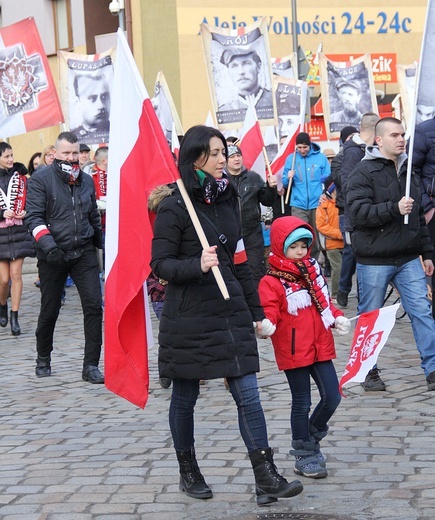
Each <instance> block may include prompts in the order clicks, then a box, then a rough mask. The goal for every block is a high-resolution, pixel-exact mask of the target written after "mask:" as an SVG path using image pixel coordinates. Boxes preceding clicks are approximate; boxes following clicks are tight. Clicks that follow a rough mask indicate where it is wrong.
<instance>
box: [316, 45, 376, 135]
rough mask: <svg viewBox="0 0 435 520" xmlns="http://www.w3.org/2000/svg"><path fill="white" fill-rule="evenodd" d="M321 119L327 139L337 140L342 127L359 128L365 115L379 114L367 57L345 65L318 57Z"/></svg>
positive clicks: (367, 55) (370, 64) (322, 56)
mask: <svg viewBox="0 0 435 520" xmlns="http://www.w3.org/2000/svg"><path fill="white" fill-rule="evenodd" d="M319 63H320V89H321V93H322V103H323V117H324V119H325V126H326V132H327V135H328V139H334V138H338V137H340V131H341V130H342V129H343V128H344V127H345V126H355V127H357V128H358V129H359V126H360V123H361V117H362V115H363V114H364V113H366V112H374V113H376V114H377V113H378V104H377V102H376V92H375V83H374V80H373V73H372V62H371V59H370V54H364V55H363V56H361V57H360V58H356V59H354V60H351V61H347V62H339V61H331V60H329V59H328V58H327V57H326V56H325V55H324V54H322V53H320V55H319Z"/></svg>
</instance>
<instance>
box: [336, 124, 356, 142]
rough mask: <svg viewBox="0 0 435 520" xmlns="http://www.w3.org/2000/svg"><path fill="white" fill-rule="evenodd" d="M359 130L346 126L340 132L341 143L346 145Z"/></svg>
mask: <svg viewBox="0 0 435 520" xmlns="http://www.w3.org/2000/svg"><path fill="white" fill-rule="evenodd" d="M357 133H358V130H357V129H356V128H355V127H354V126H345V127H344V128H343V129H342V130H341V132H340V141H341V142H342V143H343V144H344V143H345V142H346V141H347V138H348V137H349V136H350V135H352V134H357Z"/></svg>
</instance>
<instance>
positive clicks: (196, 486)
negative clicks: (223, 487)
mask: <svg viewBox="0 0 435 520" xmlns="http://www.w3.org/2000/svg"><path fill="white" fill-rule="evenodd" d="M176 453H177V459H178V464H179V466H180V491H184V492H185V493H186V495H187V496H188V497H191V498H200V499H204V498H212V497H213V492H212V490H211V489H210V488H209V487H208V486H207V484H206V482H205V480H204V477H203V476H202V475H201V471H200V469H199V466H198V462H197V461H196V455H195V448H193V447H192V448H190V450H186V451H178V450H176Z"/></svg>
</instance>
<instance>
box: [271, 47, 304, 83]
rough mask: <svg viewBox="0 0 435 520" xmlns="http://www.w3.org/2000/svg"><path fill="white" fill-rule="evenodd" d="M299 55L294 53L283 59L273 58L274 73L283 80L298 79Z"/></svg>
mask: <svg viewBox="0 0 435 520" xmlns="http://www.w3.org/2000/svg"><path fill="white" fill-rule="evenodd" d="M297 65H298V55H297V54H296V52H292V53H291V54H289V55H288V56H283V57H282V58H272V72H273V74H274V75H277V76H282V77H283V78H289V79H298V70H297Z"/></svg>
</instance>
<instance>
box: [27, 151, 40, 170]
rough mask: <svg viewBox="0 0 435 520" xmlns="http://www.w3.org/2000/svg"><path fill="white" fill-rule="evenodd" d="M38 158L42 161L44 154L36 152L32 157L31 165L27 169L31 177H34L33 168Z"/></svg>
mask: <svg viewBox="0 0 435 520" xmlns="http://www.w3.org/2000/svg"><path fill="white" fill-rule="evenodd" d="M37 157H40V158H41V159H42V153H41V152H35V153H34V154H33V155H32V157H30V160H29V165H28V167H27V169H28V170H29V175H32V173H33V172H34V171H35V168H34V167H33V161H34V160H35V159H36V158H37Z"/></svg>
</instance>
